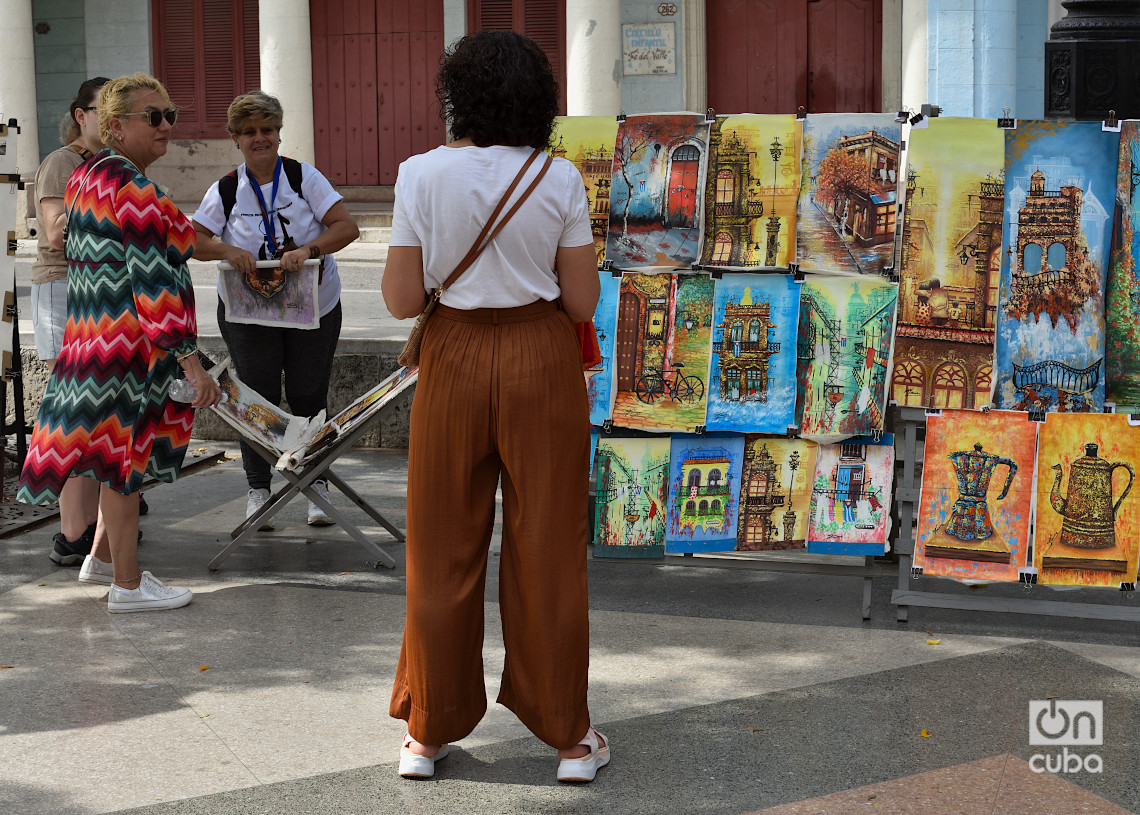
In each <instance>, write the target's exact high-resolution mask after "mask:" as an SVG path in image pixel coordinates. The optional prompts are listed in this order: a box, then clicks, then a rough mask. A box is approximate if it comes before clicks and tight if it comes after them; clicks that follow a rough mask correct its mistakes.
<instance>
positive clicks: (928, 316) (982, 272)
mask: <svg viewBox="0 0 1140 815" xmlns="http://www.w3.org/2000/svg"><path fill="white" fill-rule="evenodd" d="M928 122H929V126H928V127H924V128H918V129H914V130H911V132H910V136H909V139H910V144H909V148H908V150H907V170H906V206H905V212H904V218H903V223H902V252H901V256H900V257H901V262H900V275H899V278H900V281H899V305H898V322H897V326H896V329H895V353H894V371H893V373H892V375H891V393H890V399H891V400H892V401H894V402H897V403H898V404H900V405H912V406H916V407H920V406H921V407H935V408H945V407H954V408H960V407H966V408H971V407H982V406H983V405H988V404H989V403H990V391H991V390H992V384H993V364H994V326H995V324H996V319H997V297H998V282H999V279H1000V276H1001V249H1002V233H1001V229H1002V208H1003V206H1004V202H1005V182H1004V180H1003V179H1004V168H1005V136H1004V131H1002V130H1000V129H998V128H997V127H996V126H995V125H994V122H993V120H991V119H957V118H942V117H937V118H933V119H930V120H928Z"/></svg>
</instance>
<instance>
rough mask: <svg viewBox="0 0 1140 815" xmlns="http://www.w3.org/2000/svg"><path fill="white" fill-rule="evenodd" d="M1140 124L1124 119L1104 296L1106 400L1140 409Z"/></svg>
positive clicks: (1119, 408)
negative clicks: (1115, 222)
mask: <svg viewBox="0 0 1140 815" xmlns="http://www.w3.org/2000/svg"><path fill="white" fill-rule="evenodd" d="M1137 187H1140V122H1137V121H1136V120H1135V119H1132V120H1129V121H1126V122H1121V132H1120V160H1119V163H1118V164H1117V170H1116V207H1117V211H1118V212H1119V213H1120V220H1119V222H1118V225H1117V226H1118V229H1116V230H1114V231H1113V235H1112V259H1111V265H1110V266H1109V270H1108V287H1107V288H1108V291H1107V294H1106V297H1105V322H1106V323H1107V327H1106V335H1105V366H1106V371H1105V373H1106V374H1107V377H1108V380H1107V382H1106V383H1105V398H1106V399H1108V401H1110V402H1114V403H1115V404H1116V409H1117V410H1121V408H1125V407H1127V408H1128V409H1129V411H1130V412H1134V413H1135V412H1140V366H1138V365H1137V364H1136V361H1137V360H1138V359H1140V268H1137V265H1136V264H1137V260H1138V259H1140V233H1137V231H1136V227H1137V226H1140V190H1137Z"/></svg>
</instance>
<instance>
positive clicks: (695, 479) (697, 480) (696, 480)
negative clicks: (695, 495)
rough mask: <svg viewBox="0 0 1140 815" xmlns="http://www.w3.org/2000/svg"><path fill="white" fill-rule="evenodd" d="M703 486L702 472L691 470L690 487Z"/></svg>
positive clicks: (695, 469)
mask: <svg viewBox="0 0 1140 815" xmlns="http://www.w3.org/2000/svg"><path fill="white" fill-rule="evenodd" d="M700 485H701V471H700V470H698V469H697V468H696V467H694V468H693V469H691V470H689V486H690V487H699V486H700Z"/></svg>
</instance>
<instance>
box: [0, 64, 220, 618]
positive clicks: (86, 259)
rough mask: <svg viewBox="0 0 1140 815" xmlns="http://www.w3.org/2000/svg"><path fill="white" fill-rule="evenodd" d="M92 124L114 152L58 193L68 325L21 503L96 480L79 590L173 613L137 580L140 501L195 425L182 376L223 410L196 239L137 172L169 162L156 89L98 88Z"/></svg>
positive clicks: (131, 83)
mask: <svg viewBox="0 0 1140 815" xmlns="http://www.w3.org/2000/svg"><path fill="white" fill-rule="evenodd" d="M98 115H99V134H100V137H101V138H102V140H103V143H104V144H107V145H111V148H110V149H106V150H103V151H101V152H99V153H98V154H96V155H95V156H94V157H92V158H91V159H89V160H88V161H87V162H85V163H84V164H82V165H80V166H79V168H78V169H77V170H76V171H75V172H74V173H73V174H72V176H71V178H70V180H69V181H68V183H67V190H66V192H65V195H64V201H65V204H66V207H67V213H68V232H67V244H66V249H67V265H68V273H67V281H68V282H67V327H66V328H65V329H64V335H63V349H62V351H61V352H60V355H59V360H58V362H57V363H56V366H55V369H54V370H53V371H52V375H51V378H50V379H49V380H48V384H47V387H46V389H45V390H44V396H43V401H42V403H41V405H40V413H39V417H38V418H37V419H36V426H35V429H34V430H33V431H32V440H31V444H30V445H29V449H28V456H27V459H26V460H25V462H24V469H23V472H22V473H21V475H20V484H19V489H18V493H17V497H18V499H19V500H20V501H23V502H25V503H31V504H50V503H53V502H54V501H56V500H57V498H58V497H59V492H60V490H61V489H62V487H63V484H64V483H65V482H66V480H67V479H68V477H70V476H71V475H72V474H73V473H74V474H76V475H81V476H87V477H90V478H94V479H95V480H97V481H99V482H100V484H101V486H100V490H99V522H98V525H97V527H96V531H95V545H94V547H93V548H92V550H91V554H90V555H88V556H87V557H86V559H85V560H84V562H83V567H82V568H81V569H80V572H79V580H80V582H83V583H97V584H102V585H107V586H109V594H108V596H107V610H108V611H112V612H120V611H151V610H157V609H164V608H178V607H180V606H184V605H186V604H187V603H189V602H190V599H191V593H190V591H189V589H175V588H172V587H169V586H166V585H165V584H163V583H162V582H161V581H160V580H158V579H156V578H155V577H154V576H153V575H152V574H151V573H150V572H140V571H139V563H138V525H139V502H138V495H137V494H136V493H137V492H138V489H139V487H140V486H141V485H142V483H143V481H144V479H145V478H147V477H148V476H149V477H154V478H157V479H159V480H161V481H167V482H170V481H174V480H175V479H176V478H177V477H178V473H179V470H180V469H181V467H182V459H183V456H185V454H186V447H187V444H188V443H189V440H190V429H191V426H192V425H193V421H194V415H193V412H192V411H191V410H190V407H189V406H187V405H184V404H181V403H178V402H174V401H172V400H171V399H170V397H169V395H168V391H169V389H170V383H171V382H172V381H173V380H174V378H175V374H176V373H177V371H178V369H179V367H181V369H182V370H183V371H184V372H185V373H186V376H187V378H188V379H189V380H190V381H191V382H192V383H193V385H194V386H195V388H197V391H198V396H197V398H195V399H194V401H193V403H192V404H193V406H194V407H204V406H207V405H212V404H216V403H217V401H218V400H219V399H220V398H221V391H220V389H219V388H218V385H217V383H216V382H215V381H214V380H213V379H212V378H211V377H210V375H209V374H208V373H206V371H205V369H204V368H203V367H202V363H201V362H200V361H199V360H198V356H197V346H196V342H197V329H198V325H197V315H196V313H195V310H194V289H193V287H192V285H191V281H190V273H189V270H188V269H187V267H186V260H187V259H188V258H189V257H190V256H191V255H192V254H193V252H194V228H193V227H192V226H191V224H190V221H189V219H187V218H186V216H185V215H183V214H182V213H181V212H180V211H179V210H178V207H176V206H175V204H174V202H173V201H172V200H171V199H170V198H169V197H168V196H167V195H166V194H165V193H163V192H162V190H160V189H159V188H158V185H156V184H155V183H154V182H153V181H151V180H150V179H148V178H147V177H146V175H145V174H144V173H145V171H146V168H147V167H148V166H149V165H150V164H151V163H152V162H154V161H155V160H156V159H158V158H160V157H161V156H163V155H165V154H166V147H167V142H168V141H169V139H170V134H171V128H172V125H173V124H174V121H175V119H177V117H178V111H177V110H175V109H174V108H173V107H172V106H171V104H170V96H169V95H168V94H167V92H166V89H165V88H164V87H163V86H162V85H161V83H159V82H158V80H157V79H155V78H154V77H152V76H148V75H147V74H134V75H132V76H125V77H119V78H118V79H113V80H111V81H110V82H108V83H107V84H106V85H104V86H103V88H102V90H101V91H100V94H99V102H98Z"/></svg>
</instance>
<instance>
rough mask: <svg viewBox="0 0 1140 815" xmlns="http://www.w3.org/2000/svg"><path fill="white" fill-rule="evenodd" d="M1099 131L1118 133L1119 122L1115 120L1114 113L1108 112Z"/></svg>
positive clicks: (1112, 111) (1113, 111)
mask: <svg viewBox="0 0 1140 815" xmlns="http://www.w3.org/2000/svg"><path fill="white" fill-rule="evenodd" d="M1100 129H1101V130H1107V131H1109V132H1111V133H1119V132H1120V120H1119V119H1117V118H1116V111H1115V110H1110V111H1109V112H1108V116H1106V117H1105V120H1104V123H1103V124H1101V126H1100Z"/></svg>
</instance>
